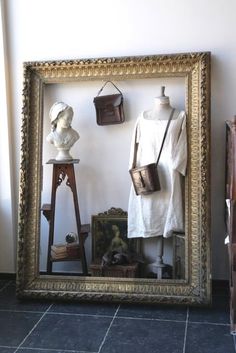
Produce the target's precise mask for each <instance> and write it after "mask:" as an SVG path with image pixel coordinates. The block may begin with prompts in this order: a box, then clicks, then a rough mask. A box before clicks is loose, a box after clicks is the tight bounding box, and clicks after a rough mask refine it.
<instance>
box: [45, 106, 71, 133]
mask: <svg viewBox="0 0 236 353" xmlns="http://www.w3.org/2000/svg"><path fill="white" fill-rule="evenodd" d="M73 114H74V112H73V109H72V108H71V107H70V106H69V105H68V104H66V103H64V102H56V103H54V104H53V106H52V107H51V109H50V112H49V117H50V120H51V125H52V129H53V130H55V129H56V128H57V126H58V127H61V128H64V129H65V128H69V127H70V126H71V122H72V118H73Z"/></svg>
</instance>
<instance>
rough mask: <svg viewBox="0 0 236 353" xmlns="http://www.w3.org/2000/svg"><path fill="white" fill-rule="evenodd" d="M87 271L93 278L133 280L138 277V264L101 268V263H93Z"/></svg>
mask: <svg viewBox="0 0 236 353" xmlns="http://www.w3.org/2000/svg"><path fill="white" fill-rule="evenodd" d="M89 270H90V272H91V275H92V276H94V277H121V278H123V277H126V278H135V277H138V270H139V264H138V263H137V262H135V263H133V264H129V265H113V266H102V265H101V263H97V262H93V263H92V264H91V265H90V266H89Z"/></svg>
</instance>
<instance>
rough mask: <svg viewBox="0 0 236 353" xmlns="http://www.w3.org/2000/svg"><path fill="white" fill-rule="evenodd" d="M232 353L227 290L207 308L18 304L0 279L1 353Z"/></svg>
mask: <svg viewBox="0 0 236 353" xmlns="http://www.w3.org/2000/svg"><path fill="white" fill-rule="evenodd" d="M14 352H19V353H66V352H71V353H72V352H74V353H235V352H236V350H235V344H234V336H232V335H231V334H230V326H229V309H228V293H227V288H223V287H222V286H215V287H213V305H212V307H211V308H192V307H190V308H188V307H171V306H168V307H163V306H160V305H157V306H148V305H145V306H144V305H143V306H141V305H127V304H120V305H118V304H95V303H87V304H85V303H76V304H75V303H58V302H57V303H49V302H29V301H28V302H18V301H17V300H16V298H15V284H14V281H9V280H0V353H14Z"/></svg>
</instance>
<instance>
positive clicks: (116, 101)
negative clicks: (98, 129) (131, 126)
mask: <svg viewBox="0 0 236 353" xmlns="http://www.w3.org/2000/svg"><path fill="white" fill-rule="evenodd" d="M108 82H110V83H111V84H113V86H114V87H115V88H116V89H117V90H118V91H119V93H118V94H110V95H106V96H99V95H100V93H101V92H102V90H103V88H104V87H105V85H106V84H107V83H108ZM93 103H94V106H95V110H96V118H97V124H98V125H113V124H121V123H123V122H124V121H125V116H124V109H123V95H122V93H121V91H120V90H119V88H118V87H116V85H115V84H114V83H113V82H111V81H107V82H106V83H105V84H104V85H103V86H102V88H101V89H100V90H99V92H98V94H97V96H96V97H95V98H94V99H93Z"/></svg>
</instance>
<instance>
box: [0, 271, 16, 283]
mask: <svg viewBox="0 0 236 353" xmlns="http://www.w3.org/2000/svg"><path fill="white" fill-rule="evenodd" d="M1 279H8V280H12V281H13V280H15V279H16V274H15V273H0V280H1Z"/></svg>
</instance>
